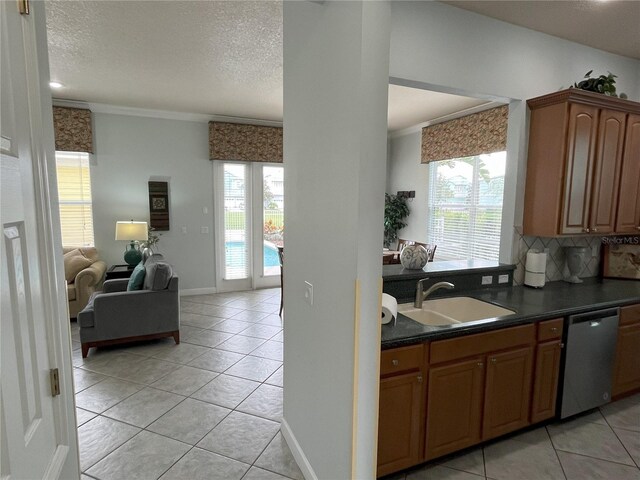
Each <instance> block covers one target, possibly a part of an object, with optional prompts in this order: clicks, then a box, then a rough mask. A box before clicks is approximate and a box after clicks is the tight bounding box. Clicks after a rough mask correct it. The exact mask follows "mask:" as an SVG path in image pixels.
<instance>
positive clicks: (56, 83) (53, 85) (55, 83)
mask: <svg viewBox="0 0 640 480" xmlns="http://www.w3.org/2000/svg"><path fill="white" fill-rule="evenodd" d="M49 86H50V87H51V88H62V84H61V83H60V82H49Z"/></svg>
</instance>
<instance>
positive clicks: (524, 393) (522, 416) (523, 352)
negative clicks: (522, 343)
mask: <svg viewBox="0 0 640 480" xmlns="http://www.w3.org/2000/svg"><path fill="white" fill-rule="evenodd" d="M532 359H533V347H526V348H520V349H517V350H510V351H508V352H504V353H498V354H490V355H489V356H488V357H487V379H486V386H485V397H484V420H483V426H482V439H483V440H487V439H490V438H494V437H497V436H498V435H502V434H504V433H508V432H512V431H514V430H518V429H519V428H523V427H526V426H527V425H529V405H530V404H531V370H532Z"/></svg>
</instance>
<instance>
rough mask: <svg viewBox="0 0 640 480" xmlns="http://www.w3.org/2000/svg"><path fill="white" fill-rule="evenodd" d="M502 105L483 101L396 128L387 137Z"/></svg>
mask: <svg viewBox="0 0 640 480" xmlns="http://www.w3.org/2000/svg"><path fill="white" fill-rule="evenodd" d="M503 105H505V103H503V102H487V103H483V104H482V105H478V106H477V107H471V108H466V109H464V110H460V111H459V112H454V113H450V114H449V115H443V116H442V117H438V118H434V119H433V120H429V121H427V122H422V123H419V124H417V125H413V126H411V127H407V128H403V129H402V130H396V131H394V132H390V133H389V136H388V138H398V137H404V136H405V135H409V134H411V133H416V132H420V131H422V129H423V128H424V127H429V126H431V125H437V124H438V123H444V122H449V121H451V120H455V119H456V118H461V117H466V116H467V115H472V114H474V113H479V112H484V111H485V110H491V109H492V108H496V107H502V106H503ZM507 105H508V104H507Z"/></svg>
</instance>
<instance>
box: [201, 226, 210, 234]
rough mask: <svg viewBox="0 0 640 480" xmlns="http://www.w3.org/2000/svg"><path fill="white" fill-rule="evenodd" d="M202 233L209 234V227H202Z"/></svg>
mask: <svg viewBox="0 0 640 480" xmlns="http://www.w3.org/2000/svg"><path fill="white" fill-rule="evenodd" d="M200 233H209V227H200Z"/></svg>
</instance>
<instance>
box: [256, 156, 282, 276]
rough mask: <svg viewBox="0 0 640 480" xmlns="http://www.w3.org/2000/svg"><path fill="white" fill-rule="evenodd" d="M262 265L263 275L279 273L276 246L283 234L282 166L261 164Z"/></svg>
mask: <svg viewBox="0 0 640 480" xmlns="http://www.w3.org/2000/svg"><path fill="white" fill-rule="evenodd" d="M262 224H263V228H262V232H263V233H262V242H261V243H262V244H263V245H262V267H263V275H264V276H265V277H268V276H273V275H280V261H279V259H278V247H281V246H283V234H284V168H283V167H279V166H278V167H276V166H266V165H265V166H262Z"/></svg>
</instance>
